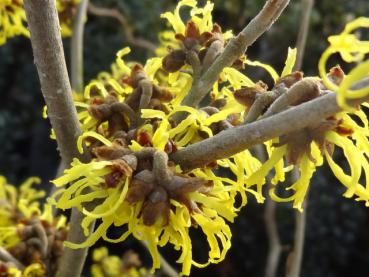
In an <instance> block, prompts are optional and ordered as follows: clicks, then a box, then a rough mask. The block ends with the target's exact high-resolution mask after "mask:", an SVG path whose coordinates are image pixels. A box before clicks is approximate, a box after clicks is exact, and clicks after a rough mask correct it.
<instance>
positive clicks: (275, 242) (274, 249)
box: [264, 180, 282, 277]
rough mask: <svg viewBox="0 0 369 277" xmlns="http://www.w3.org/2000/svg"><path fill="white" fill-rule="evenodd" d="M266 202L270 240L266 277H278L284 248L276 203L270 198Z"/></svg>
mask: <svg viewBox="0 0 369 277" xmlns="http://www.w3.org/2000/svg"><path fill="white" fill-rule="evenodd" d="M270 186H271V184H270V180H268V187H270ZM265 202H266V203H265V211H264V222H265V229H266V232H267V235H268V239H269V251H268V258H267V263H266V266H265V277H275V276H277V270H278V264H279V257H280V255H281V251H282V246H281V242H280V239H279V235H278V226H277V222H276V220H275V210H276V202H275V201H273V200H272V199H271V198H270V197H267V199H266V201H265Z"/></svg>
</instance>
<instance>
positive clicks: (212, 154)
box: [170, 78, 369, 169]
mask: <svg viewBox="0 0 369 277" xmlns="http://www.w3.org/2000/svg"><path fill="white" fill-rule="evenodd" d="M368 85H369V78H366V79H364V80H363V81H361V82H360V83H359V84H358V85H357V86H355V87H354V89H358V88H360V87H364V86H368ZM368 99H369V97H368V96H367V97H365V98H361V99H356V100H350V101H349V104H350V105H351V106H357V105H359V104H360V103H362V102H364V101H368ZM339 111H341V108H340V107H339V106H338V104H337V101H336V94H335V93H328V94H326V95H324V96H321V97H319V98H316V99H314V100H312V101H309V102H306V103H303V104H301V105H298V106H296V107H292V108H290V109H288V110H286V111H283V112H281V113H278V114H276V115H274V116H271V117H268V118H265V119H261V120H258V121H255V122H253V123H250V124H247V125H242V126H238V127H234V128H231V129H228V130H225V131H223V132H221V133H219V134H217V135H216V136H214V137H211V138H208V139H205V140H203V141H201V142H198V143H195V144H192V145H190V146H187V147H186V148H184V149H181V150H179V151H177V152H176V153H174V154H172V155H171V156H170V159H171V160H173V161H174V162H175V163H177V164H179V165H181V167H182V168H183V169H191V168H196V167H201V166H204V165H206V164H208V163H210V162H212V161H215V160H218V159H222V158H226V157H230V156H232V155H234V154H236V153H238V152H240V151H243V150H245V149H247V148H250V147H251V146H253V145H255V144H258V143H261V142H264V141H267V140H270V139H272V138H275V137H278V136H280V135H282V134H286V133H288V132H291V131H295V130H299V129H301V128H304V127H306V126H308V125H312V124H314V123H316V122H318V121H319V120H321V119H322V118H327V117H329V116H331V115H334V114H336V113H338V112H339Z"/></svg>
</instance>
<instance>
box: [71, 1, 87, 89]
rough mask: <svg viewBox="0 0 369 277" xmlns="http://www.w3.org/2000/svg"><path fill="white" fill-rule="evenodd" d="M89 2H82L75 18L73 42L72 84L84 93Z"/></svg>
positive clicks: (73, 87)
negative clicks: (86, 22)
mask: <svg viewBox="0 0 369 277" xmlns="http://www.w3.org/2000/svg"><path fill="white" fill-rule="evenodd" d="M88 2H89V0H81V3H80V4H79V6H78V12H77V15H76V17H75V18H74V23H73V35H72V40H71V75H72V76H71V83H72V89H73V91H75V92H78V93H82V92H83V87H84V84H83V33H84V29H85V22H84V21H85V19H86V14H87V6H88Z"/></svg>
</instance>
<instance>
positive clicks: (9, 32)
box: [0, 0, 80, 45]
mask: <svg viewBox="0 0 369 277" xmlns="http://www.w3.org/2000/svg"><path fill="white" fill-rule="evenodd" d="M79 2H80V0H57V1H56V6H57V10H58V13H59V20H60V27H61V32H62V35H63V37H69V36H71V35H72V22H73V18H74V16H75V15H76V13H77V7H78V5H79ZM19 35H23V36H26V37H29V36H30V34H29V31H28V29H27V19H26V13H25V11H24V8H23V0H2V1H1V3H0V45H3V44H4V43H6V41H7V40H8V39H9V38H12V37H15V36H19Z"/></svg>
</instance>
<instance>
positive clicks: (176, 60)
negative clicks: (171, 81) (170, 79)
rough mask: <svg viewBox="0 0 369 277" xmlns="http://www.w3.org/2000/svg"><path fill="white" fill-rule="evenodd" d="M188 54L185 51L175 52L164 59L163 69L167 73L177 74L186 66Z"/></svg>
mask: <svg viewBox="0 0 369 277" xmlns="http://www.w3.org/2000/svg"><path fill="white" fill-rule="evenodd" d="M185 61H186V53H185V52H184V51H183V50H173V51H172V52H170V53H169V54H168V55H167V56H165V57H164V59H163V61H162V64H163V69H164V70H165V71H167V72H176V71H178V70H180V69H181V67H182V66H184V65H185Z"/></svg>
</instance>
